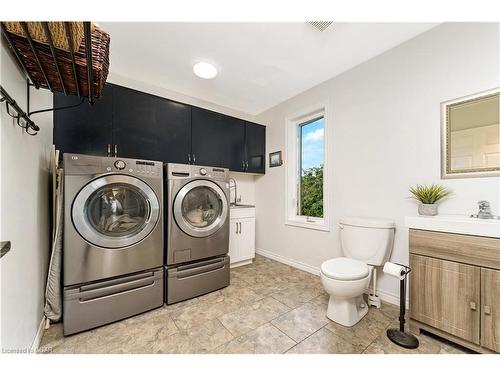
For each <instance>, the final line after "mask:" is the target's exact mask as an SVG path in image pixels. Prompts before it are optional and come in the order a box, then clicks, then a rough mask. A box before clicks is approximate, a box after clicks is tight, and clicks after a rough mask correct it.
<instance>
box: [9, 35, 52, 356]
mask: <svg viewBox="0 0 500 375" xmlns="http://www.w3.org/2000/svg"><path fill="white" fill-rule="evenodd" d="M2 42H3V40H2ZM0 61H1V64H0V65H1V75H0V78H1V79H0V81H1V83H2V86H3V87H4V88H5V89H6V90H7V92H8V93H9V94H10V95H11V96H12V97H13V98H14V100H16V101H17V102H18V104H19V105H20V107H21V108H22V109H24V110H26V80H25V79H24V78H23V76H22V74H21V72H20V70H19V69H18V68H17V65H16V64H15V61H14V58H13V57H12V56H11V54H10V53H9V51H8V50H7V48H6V46H4V45H3V44H2V46H1V60H0ZM30 105H31V109H32V110H33V109H42V108H50V107H51V106H52V94H51V93H50V91H47V90H39V91H37V90H34V89H33V90H32V95H31V103H30ZM0 106H1V124H0V138H1V142H0V144H1V149H0V152H1V160H0V162H1V192H0V196H1V199H0V209H1V222H0V238H1V239H2V241H5V240H10V241H12V249H11V251H10V252H9V253H7V254H6V255H5V256H4V257H3V258H2V260H1V261H0V273H1V301H2V303H1V323H0V331H1V346H2V348H3V349H29V348H30V347H31V346H32V344H33V340H34V339H35V336H36V334H37V330H38V328H39V325H40V322H41V320H42V316H43V301H44V291H45V279H46V273H47V265H48V256H49V246H50V233H49V231H50V229H49V223H50V217H49V182H50V179H49V161H50V148H51V145H52V113H50V112H49V113H46V114H39V115H34V116H33V120H35V122H36V124H37V125H39V126H40V132H39V133H38V135H36V136H34V137H32V136H30V135H27V134H26V133H25V132H24V131H23V130H22V129H21V128H20V127H18V126H17V124H15V122H14V120H13V119H12V118H11V117H9V116H8V115H7V113H6V110H5V104H4V103H1V105H0Z"/></svg>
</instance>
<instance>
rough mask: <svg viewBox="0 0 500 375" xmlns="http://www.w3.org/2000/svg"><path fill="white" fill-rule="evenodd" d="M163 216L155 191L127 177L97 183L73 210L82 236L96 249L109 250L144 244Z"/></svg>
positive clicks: (83, 193)
mask: <svg viewBox="0 0 500 375" xmlns="http://www.w3.org/2000/svg"><path fill="white" fill-rule="evenodd" d="M159 215H160V207H159V202H158V198H157V196H156V194H155V193H154V191H153V190H152V189H151V188H150V187H149V186H148V185H147V184H146V183H144V182H143V181H142V180H139V179H138V178H135V177H131V176H125V175H111V176H104V177H100V178H98V179H96V180H93V181H92V182H90V183H89V184H87V185H86V186H85V187H84V188H83V189H82V190H81V191H80V192H79V193H78V195H77V197H76V198H75V200H74V202H73V209H72V218H73V223H74V225H75V228H76V230H77V231H78V233H79V234H80V235H81V236H82V237H83V238H84V239H85V240H86V241H88V242H90V243H92V244H93V245H96V246H100V247H107V248H121V247H127V246H131V245H133V244H135V243H137V242H139V241H141V240H143V239H144V238H145V237H146V236H147V235H148V234H149V233H151V231H152V230H153V229H154V227H155V226H156V223H157V222H158V219H159Z"/></svg>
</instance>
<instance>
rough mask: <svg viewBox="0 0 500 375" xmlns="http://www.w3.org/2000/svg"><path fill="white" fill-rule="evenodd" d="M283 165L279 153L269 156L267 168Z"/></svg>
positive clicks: (272, 153)
mask: <svg viewBox="0 0 500 375" xmlns="http://www.w3.org/2000/svg"><path fill="white" fill-rule="evenodd" d="M280 165H283V159H281V151H276V152H271V153H270V154H269V167H270V168H272V167H279V166H280Z"/></svg>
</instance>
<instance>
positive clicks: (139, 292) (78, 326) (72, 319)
mask: <svg viewBox="0 0 500 375" xmlns="http://www.w3.org/2000/svg"><path fill="white" fill-rule="evenodd" d="M163 274H164V271H163V268H157V269H154V270H151V271H147V272H143V273H139V274H134V275H128V276H125V277H120V278H117V279H112V280H106V281H98V282H95V283H91V284H85V285H79V286H71V287H67V288H65V289H64V315H63V319H64V323H63V326H64V335H71V334H73V333H77V332H81V331H85V330H88V329H91V328H94V327H98V326H102V325H104V324H108V323H111V322H114V321H117V320H120V319H124V318H127V317H129V316H132V315H136V314H139V313H142V312H145V311H148V310H151V309H154V308H156V307H160V306H162V305H163Z"/></svg>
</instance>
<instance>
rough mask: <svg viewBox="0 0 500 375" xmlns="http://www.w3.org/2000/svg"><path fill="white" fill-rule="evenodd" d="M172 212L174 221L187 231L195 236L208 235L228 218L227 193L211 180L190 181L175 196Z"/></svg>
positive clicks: (215, 230)
mask: <svg viewBox="0 0 500 375" xmlns="http://www.w3.org/2000/svg"><path fill="white" fill-rule="evenodd" d="M173 212H174V218H175V222H176V223H177V225H178V226H179V228H181V229H182V231H183V232H184V233H186V234H188V235H190V236H193V237H208V236H210V235H212V234H214V233H215V232H217V231H218V230H219V229H220V228H221V227H222V226H223V225H224V223H225V222H226V220H227V216H228V203H227V197H226V195H225V194H224V192H223V191H222V189H221V188H220V187H219V185H217V184H216V183H214V182H212V181H209V180H195V181H191V182H189V183H187V184H186V185H184V187H183V188H182V189H180V190H179V192H178V193H177V195H176V196H175V199H174V202H173Z"/></svg>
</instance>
